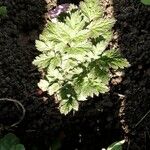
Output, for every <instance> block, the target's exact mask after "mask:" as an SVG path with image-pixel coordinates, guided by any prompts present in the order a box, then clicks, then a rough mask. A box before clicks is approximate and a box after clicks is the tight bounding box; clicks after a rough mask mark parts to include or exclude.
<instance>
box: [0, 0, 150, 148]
mask: <svg viewBox="0 0 150 150" xmlns="http://www.w3.org/2000/svg"><path fill="white" fill-rule="evenodd" d="M63 2H64V1H63ZM65 2H68V1H65ZM103 2H104V3H103V4H104V7H105V10H106V16H108V17H111V16H112V15H113V16H114V17H115V18H116V20H117V21H116V24H115V26H114V36H113V39H112V41H111V42H110V47H115V48H119V49H120V51H121V53H122V55H123V56H124V57H125V58H127V59H128V61H129V62H130V64H131V66H130V67H129V68H128V69H126V70H125V71H124V75H123V76H120V74H119V75H118V76H116V77H114V78H113V79H112V80H111V81H110V92H109V93H107V94H103V95H100V96H99V97H94V98H93V99H90V100H88V101H86V102H84V103H81V104H80V110H79V111H78V112H76V113H75V114H74V113H70V114H69V115H67V116H63V115H61V114H60V113H59V110H58V109H57V105H56V104H55V102H54V100H53V99H52V98H50V97H49V96H48V95H47V94H46V93H41V91H40V90H39V89H38V87H37V83H38V82H39V79H40V77H41V75H40V73H39V72H38V70H37V69H36V68H35V67H34V66H33V65H32V61H33V59H34V58H35V56H37V55H38V54H39V52H38V51H37V50H36V48H35V40H36V39H38V36H39V34H40V33H41V32H42V30H43V28H44V25H45V23H46V22H45V20H44V17H45V13H46V9H45V7H46V3H45V2H44V1H43V0H30V1H28V0H13V1H8V0H0V4H2V5H6V6H7V9H8V16H7V17H6V18H4V19H1V20H0V98H11V99H16V100H18V101H19V102H21V103H22V105H23V106H24V108H25V110H26V114H25V118H24V120H23V121H22V122H21V123H20V124H19V125H17V126H15V127H11V125H12V124H13V123H14V122H17V121H18V120H19V119H20V116H21V113H22V112H21V110H20V109H19V108H17V107H16V106H15V105H14V104H13V103H9V102H0V133H1V136H2V135H4V134H5V133H8V132H13V133H15V134H16V135H17V136H18V137H20V138H21V141H22V143H24V144H25V146H26V148H27V150H28V149H29V150H30V149H31V145H36V146H37V147H38V148H39V150H40V149H45V150H46V149H48V146H49V145H50V144H51V143H53V141H56V139H57V140H59V141H61V149H65V150H66V149H69V150H75V149H78V150H100V149H101V148H103V147H105V148H106V147H107V146H108V145H110V144H111V143H113V142H115V141H119V140H122V139H124V138H126V140H128V143H126V145H125V146H124V148H125V149H127V147H128V149H130V150H145V149H147V150H148V149H149V148H150V145H149V141H150V114H149V115H146V116H145V117H144V115H145V114H146V113H147V112H148V111H149V110H150V102H149V95H150V88H149V85H150V69H149V66H150V59H149V58H150V15H149V13H150V7H148V6H144V5H142V4H141V3H140V2H139V1H135V0H126V1H125V0H112V2H110V1H109V0H103ZM142 118H143V119H142ZM141 119H142V120H141Z"/></svg>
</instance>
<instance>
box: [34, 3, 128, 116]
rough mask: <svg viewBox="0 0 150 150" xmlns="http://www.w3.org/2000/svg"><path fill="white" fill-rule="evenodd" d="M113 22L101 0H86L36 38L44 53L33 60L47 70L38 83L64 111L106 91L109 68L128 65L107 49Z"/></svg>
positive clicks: (39, 48) (113, 50) (38, 46)
mask: <svg viewBox="0 0 150 150" xmlns="http://www.w3.org/2000/svg"><path fill="white" fill-rule="evenodd" d="M114 22H115V21H114V19H106V18H104V17H103V9H102V7H101V4H100V2H99V0H85V1H84V2H80V4H79V6H75V5H73V4H71V5H70V7H69V9H68V11H67V12H66V13H65V14H64V13H63V14H61V15H59V16H58V17H57V21H55V22H52V21H49V22H48V23H47V26H46V27H45V29H44V31H43V33H42V34H41V35H40V37H39V40H37V41H36V47H37V49H38V50H39V51H40V52H41V54H40V55H39V56H37V57H36V58H35V60H34V61H33V64H34V65H36V66H37V67H38V68H39V69H40V70H42V71H44V78H43V79H41V80H40V82H39V83H38V86H39V87H40V88H41V89H42V90H43V91H47V92H48V94H49V95H55V98H56V99H57V101H58V102H59V109H60V112H61V113H63V114H67V113H69V112H70V111H71V110H76V111H77V110H78V108H79V101H85V100H87V98H88V97H93V96H94V95H99V92H100V93H105V92H107V91H108V90H109V88H108V83H109V80H110V78H111V77H110V68H112V69H115V70H116V69H119V68H121V69H123V68H124V67H127V66H128V65H129V63H128V62H127V60H126V59H124V58H122V57H121V55H120V53H119V52H118V50H115V49H111V50H107V51H106V47H107V46H108V43H109V41H110V40H111V37H112V30H111V29H112V27H113V25H114Z"/></svg>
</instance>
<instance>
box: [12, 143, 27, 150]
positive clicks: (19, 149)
mask: <svg viewBox="0 0 150 150" xmlns="http://www.w3.org/2000/svg"><path fill="white" fill-rule="evenodd" d="M10 150H25V147H24V146H23V145H22V144H17V145H14V146H13V147H12V148H11V149H10Z"/></svg>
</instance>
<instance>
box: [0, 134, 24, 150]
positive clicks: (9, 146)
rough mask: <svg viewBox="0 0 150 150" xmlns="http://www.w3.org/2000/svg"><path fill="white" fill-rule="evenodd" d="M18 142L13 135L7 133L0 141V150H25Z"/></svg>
mask: <svg viewBox="0 0 150 150" xmlns="http://www.w3.org/2000/svg"><path fill="white" fill-rule="evenodd" d="M19 143H20V140H19V138H17V137H16V136H15V135H14V134H12V133H9V134H7V135H5V136H4V137H3V138H2V139H0V150H25V148H24V146H23V145H22V144H19Z"/></svg>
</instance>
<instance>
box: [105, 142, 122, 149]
mask: <svg viewBox="0 0 150 150" xmlns="http://www.w3.org/2000/svg"><path fill="white" fill-rule="evenodd" d="M124 143H125V140H122V141H119V142H115V143H113V144H111V145H110V146H109V147H108V148H107V150H122V145H123V144H124Z"/></svg>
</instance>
